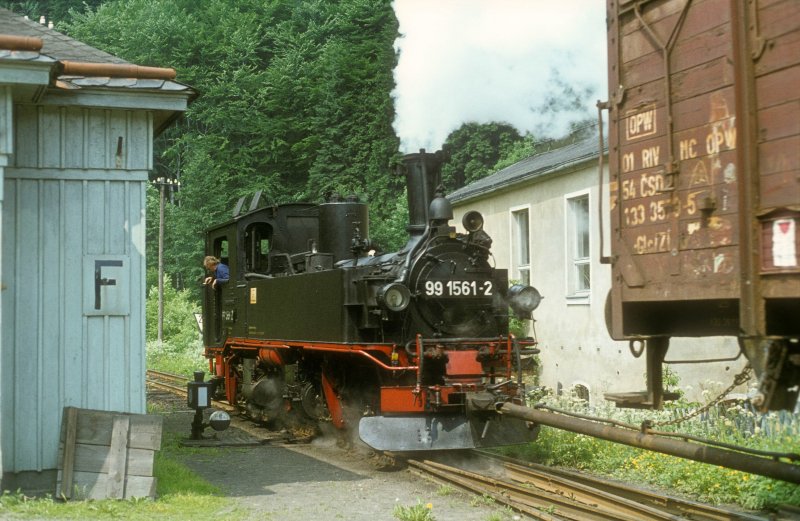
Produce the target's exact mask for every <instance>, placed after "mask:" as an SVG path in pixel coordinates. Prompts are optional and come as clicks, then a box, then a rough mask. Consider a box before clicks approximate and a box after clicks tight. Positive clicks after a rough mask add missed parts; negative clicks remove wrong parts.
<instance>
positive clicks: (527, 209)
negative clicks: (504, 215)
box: [508, 204, 531, 285]
mask: <svg viewBox="0 0 800 521" xmlns="http://www.w3.org/2000/svg"><path fill="white" fill-rule="evenodd" d="M523 212H524V213H525V215H527V233H526V237H525V245H526V246H527V250H528V252H527V258H528V262H527V264H522V263H521V262H520V258H519V254H520V251H521V249H522V248H521V247H520V243H521V241H520V238H521V237H522V235H521V232H520V226H519V224H518V218H517V215H519V214H521V213H523ZM508 220H509V237H510V238H511V240H510V241H509V244H510V247H509V257H510V258H509V261H510V262H509V266H510V268H511V269H510V270H509V271H510V272H511V273H510V275H511V277H510V278H511V279H512V280H519V281H520V282H522V283H523V284H527V285H530V283H531V205H530V204H523V205H518V206H512V207H511V208H509V209H508ZM523 272H524V273H527V280H525V279H526V278H525V277H524V276H523Z"/></svg>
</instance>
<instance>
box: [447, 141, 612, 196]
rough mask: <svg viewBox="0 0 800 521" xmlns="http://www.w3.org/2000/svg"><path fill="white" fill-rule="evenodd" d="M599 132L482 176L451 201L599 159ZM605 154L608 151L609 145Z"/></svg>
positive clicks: (489, 191)
mask: <svg viewBox="0 0 800 521" xmlns="http://www.w3.org/2000/svg"><path fill="white" fill-rule="evenodd" d="M597 150H598V138H597V135H592V136H588V137H586V138H584V139H582V140H580V141H577V142H575V143H570V144H568V145H565V146H563V147H559V148H557V149H554V150H548V151H547V152H542V153H540V154H535V155H533V156H530V157H527V158H525V159H523V160H521V161H518V162H517V163H514V164H513V165H510V166H507V167H506V168H503V169H502V170H498V171H497V172H495V173H493V174H491V175H489V176H487V177H484V178H483V179H479V180H477V181H475V182H474V183H470V184H469V185H467V186H465V187H463V188H460V189H458V190H456V191H454V192H453V193H451V194H449V195H448V196H447V199H448V200H450V202H453V203H456V202H464V201H467V200H470V199H474V198H476V197H479V196H481V197H482V196H486V195H489V194H491V193H493V192H496V191H499V190H503V189H507V188H510V187H512V186H514V185H517V184H519V183H523V182H527V181H530V180H532V179H536V178H539V177H544V176H546V175H549V174H555V173H558V172H562V171H566V170H567V169H569V168H575V167H577V166H579V165H581V164H584V163H587V162H589V161H592V160H594V161H596V160H597V159H598V152H597ZM603 151H604V153H608V147H607V145H606V146H605V147H604V150H603Z"/></svg>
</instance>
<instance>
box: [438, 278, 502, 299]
mask: <svg viewBox="0 0 800 521" xmlns="http://www.w3.org/2000/svg"><path fill="white" fill-rule="evenodd" d="M493 290H494V284H493V283H492V281H491V280H427V281H425V296H428V297H490V296H492V291H493Z"/></svg>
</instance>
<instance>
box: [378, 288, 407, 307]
mask: <svg viewBox="0 0 800 521" xmlns="http://www.w3.org/2000/svg"><path fill="white" fill-rule="evenodd" d="M377 297H378V303H379V304H380V305H381V306H383V307H384V308H385V309H387V310H388V311H394V312H398V311H403V310H404V309H406V308H407V307H408V304H409V303H410V302H411V292H410V291H408V288H407V287H405V286H404V285H402V284H400V283H399V282H392V283H391V284H387V285H386V286H384V287H382V288H381V289H380V290H378V295H377Z"/></svg>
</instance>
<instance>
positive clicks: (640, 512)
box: [147, 370, 767, 521]
mask: <svg viewBox="0 0 800 521" xmlns="http://www.w3.org/2000/svg"><path fill="white" fill-rule="evenodd" d="M188 381H189V377H187V376H181V375H175V374H170V373H164V372H161V371H155V370H148V371H147V385H148V386H149V387H151V388H153V389H158V390H161V391H165V392H168V393H171V394H173V395H179V396H183V397H185V396H186V383H187V382H188ZM212 404H213V407H214V408H218V409H224V410H226V411H229V412H239V411H238V409H237V408H235V407H231V406H230V405H229V404H227V403H225V402H219V401H216V400H214V401H212ZM232 416H235V415H233V414H232ZM233 425H235V426H236V427H237V428H239V429H241V430H243V431H245V432H247V433H248V434H251V435H252V436H254V437H256V438H258V439H259V440H261V442H262V443H263V442H270V441H277V442H283V443H297V442H298V441H300V440H299V439H295V440H294V441H291V440H290V439H289V438H287V437H286V435H285V434H284V435H276V433H274V432H271V431H268V430H266V429H264V428H263V427H258V426H255V425H254V424H253V423H252V422H250V421H248V420H245V419H242V418H233ZM468 459H469V461H468V465H463V464H461V463H459V464H458V465H457V466H454V465H449V464H445V463H442V462H437V461H431V460H408V466H409V469H410V470H411V472H414V473H416V474H418V475H420V476H423V477H426V478H429V479H433V480H434V481H436V482H439V483H442V484H446V485H452V486H456V487H459V488H461V489H464V490H466V491H468V492H472V493H474V494H478V495H480V496H484V497H489V498H491V499H493V500H494V501H496V502H497V503H499V504H503V505H507V506H508V507H510V508H511V509H513V510H515V511H517V512H520V513H522V514H525V515H527V516H529V517H530V518H532V519H540V520H543V521H570V520H576V521H577V520H579V521H606V520H614V521H661V520H670V521H686V520H691V521H767V518H764V517H761V516H756V515H752V514H747V513H741V512H735V511H731V510H727V509H723V508H718V507H713V506H710V505H704V504H702V503H697V502H694V501H688V500H684V499H679V498H674V497H671V496H667V495H664V494H659V493H657V492H653V491H649V490H644V489H640V488H636V487H632V486H630V485H625V484H621V483H617V482H612V481H608V480H604V479H601V478H596V477H593V476H589V475H585V474H581V473H578V472H573V471H568V470H563V469H555V468H550V467H544V466H542V465H537V464H533V463H527V462H521V461H519V460H514V459H511V458H505V457H502V456H498V455H494V454H490V453H488V452H485V451H469V458H468ZM465 466H468V467H469V469H467V468H463V467H465Z"/></svg>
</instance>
